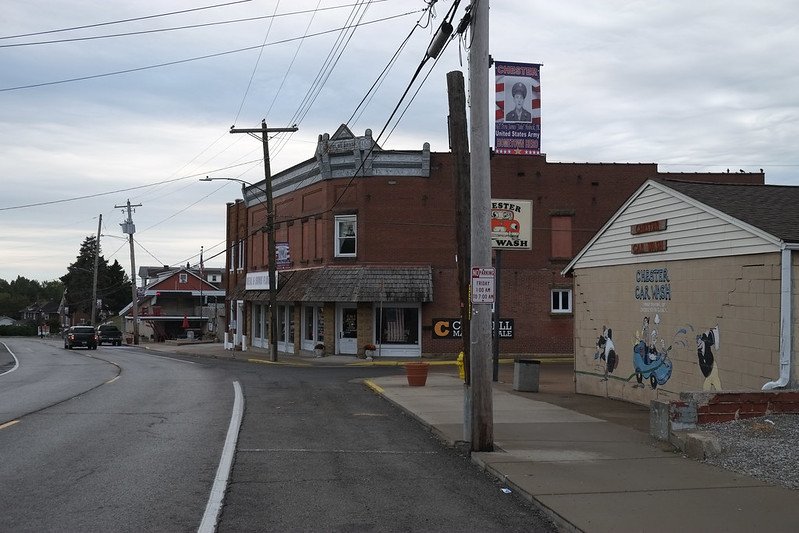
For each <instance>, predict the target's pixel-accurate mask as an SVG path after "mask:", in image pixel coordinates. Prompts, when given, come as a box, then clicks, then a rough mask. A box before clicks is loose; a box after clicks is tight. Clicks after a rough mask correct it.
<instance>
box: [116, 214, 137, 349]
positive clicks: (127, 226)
mask: <svg viewBox="0 0 799 533" xmlns="http://www.w3.org/2000/svg"><path fill="white" fill-rule="evenodd" d="M134 207H141V204H136V205H131V203H130V200H128V203H127V205H115V206H114V209H118V208H127V210H128V219H127V220H126V221H125V222H123V223H121V224H120V226H122V233H127V234H128V241H129V242H130V293H131V298H132V299H131V302H133V305H132V306H131V309H132V311H133V344H139V297H138V292H139V291H138V290H137V289H136V254H135V253H134V251H133V234H134V233H136V226H134V225H133V209H132V208H134Z"/></svg>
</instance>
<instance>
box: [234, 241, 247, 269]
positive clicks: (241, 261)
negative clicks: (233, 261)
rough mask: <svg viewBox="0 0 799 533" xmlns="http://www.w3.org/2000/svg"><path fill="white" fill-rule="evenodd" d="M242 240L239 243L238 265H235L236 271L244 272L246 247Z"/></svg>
mask: <svg viewBox="0 0 799 533" xmlns="http://www.w3.org/2000/svg"><path fill="white" fill-rule="evenodd" d="M245 244H246V243H245V241H244V239H241V240H240V241H239V250H238V254H237V255H238V263H237V265H236V268H237V270H244V260H245V255H246V251H247V250H246V247H245Z"/></svg>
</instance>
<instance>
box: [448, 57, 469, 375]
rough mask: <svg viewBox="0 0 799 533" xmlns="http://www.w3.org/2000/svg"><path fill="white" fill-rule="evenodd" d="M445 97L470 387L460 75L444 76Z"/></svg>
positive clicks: (463, 118) (466, 160) (466, 177)
mask: <svg viewBox="0 0 799 533" xmlns="http://www.w3.org/2000/svg"><path fill="white" fill-rule="evenodd" d="M447 94H448V95H449V145H450V146H449V147H450V150H452V158H453V160H454V162H455V183H454V185H455V190H456V191H457V194H458V207H457V213H456V215H455V239H456V241H457V254H458V257H457V263H458V293H459V294H460V301H461V314H460V319H461V332H462V335H463V336H462V337H461V339H462V341H463V366H464V373H465V377H466V381H465V383H466V385H469V384H470V383H471V372H470V369H469V360H470V358H471V356H470V353H469V352H470V350H469V348H470V346H469V339H470V335H469V331H470V330H469V318H470V316H471V305H470V304H469V281H470V272H471V251H470V249H469V245H470V243H469V239H470V238H471V237H470V236H471V227H472V224H471V208H470V205H469V204H470V202H471V185H470V183H469V133H468V125H467V122H466V94H465V90H464V83H463V73H462V72H460V71H457V70H456V71H452V72H448V73H447Z"/></svg>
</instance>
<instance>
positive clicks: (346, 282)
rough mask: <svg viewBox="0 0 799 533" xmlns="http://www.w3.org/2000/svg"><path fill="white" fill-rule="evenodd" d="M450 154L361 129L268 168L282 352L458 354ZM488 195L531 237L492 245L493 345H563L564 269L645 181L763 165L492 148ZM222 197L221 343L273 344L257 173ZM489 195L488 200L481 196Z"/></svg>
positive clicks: (738, 179) (566, 343)
mask: <svg viewBox="0 0 799 533" xmlns="http://www.w3.org/2000/svg"><path fill="white" fill-rule="evenodd" d="M454 168H455V167H454V160H453V156H452V154H451V153H431V152H430V150H429V145H427V144H425V145H424V146H423V147H422V149H421V150H412V151H398V150H383V149H381V148H380V147H379V146H377V145H376V144H375V143H374V140H373V139H372V136H371V132H370V131H369V130H367V131H366V134H365V135H364V136H361V137H356V136H354V135H353V134H352V133H351V132H350V130H349V129H347V128H346V126H343V125H342V126H341V127H340V128H339V129H338V131H336V133H335V134H334V135H332V136H328V135H320V137H319V142H318V145H317V148H316V154H315V156H314V157H313V158H311V159H308V160H306V161H303V162H301V163H299V164H297V165H295V166H293V167H291V168H289V169H287V170H285V171H283V172H280V173H278V174H276V175H274V176H273V177H272V187H273V195H274V206H275V220H276V227H275V228H276V229H275V236H276V241H277V243H278V254H277V256H278V257H277V259H276V266H277V268H278V289H277V300H278V318H279V320H278V338H277V340H278V351H279V352H288V353H300V352H308V353H310V351H311V350H313V348H314V346H315V345H316V344H318V343H323V344H324V345H325V351H326V352H327V353H336V354H353V355H354V354H360V353H363V347H364V345H366V344H367V343H373V344H375V345H376V346H377V347H378V350H379V353H380V355H383V356H407V357H420V356H422V355H430V354H455V353H457V352H458V351H459V350H460V349H461V340H460V339H459V338H458V333H459V328H458V323H459V320H460V316H461V309H462V308H461V300H460V297H459V286H458V265H457V242H456V224H457V223H458V222H457V220H458V218H457V209H458V208H457V201H456V197H457V194H456V192H457V189H456V185H455V183H456V180H455V175H454V174H455V170H454ZM491 173H492V176H491V179H492V196H493V198H494V199H503V201H507V200H508V199H512V200H514V201H520V202H524V203H525V204H526V205H527V206H529V210H530V211H531V213H530V223H529V224H530V226H531V227H530V228H529V229H530V243H529V247H528V248H526V249H518V250H516V249H511V250H507V249H506V250H502V261H501V268H500V269H499V274H498V277H499V286H498V288H499V292H500V294H501V306H500V308H499V318H500V319H501V320H500V338H501V342H500V351H501V353H502V354H504V355H521V354H526V355H529V354H536V355H544V354H553V355H560V354H567V355H572V354H573V352H574V349H573V316H572V280H571V278H569V277H564V276H563V275H562V274H561V271H562V270H563V268H564V267H565V266H566V265H567V264H568V262H569V261H570V260H571V259H572V258H573V256H574V254H575V253H576V251H578V250H580V249H581V248H582V247H583V246H584V245H585V244H586V243H587V242H588V240H589V239H590V238H591V237H592V236H593V235H594V233H595V232H596V231H597V230H598V229H599V228H601V227H602V225H603V224H604V223H605V221H606V220H607V219H608V218H609V217H610V216H611V215H612V214H613V213H614V212H615V211H616V210H617V209H618V208H619V207H620V206H621V204H622V203H623V202H624V200H625V199H626V198H627V197H628V196H629V195H630V194H632V193H633V192H634V191H635V190H636V189H637V188H638V187H639V186H640V185H641V184H642V183H644V182H645V181H646V180H648V179H652V180H664V179H666V178H676V177H679V178H681V179H687V180H697V181H707V182H725V183H753V184H762V183H763V182H764V176H763V174H762V173H754V174H750V173H736V174H730V173H718V174H707V173H703V174H674V173H661V172H658V169H657V165H656V164H646V163H645V164H615V163H548V162H547V161H546V157H545V156H529V157H520V156H510V155H496V156H494V157H493V158H492V161H491ZM243 196H244V198H243V199H240V200H236V201H235V202H231V203H228V204H227V241H228V254H227V263H226V266H227V269H228V276H227V278H226V281H227V286H226V293H227V306H226V312H227V313H228V333H229V340H230V342H231V343H232V344H234V345H236V346H244V347H248V348H249V347H256V348H258V347H260V348H268V347H269V344H270V343H269V332H268V327H267V326H268V324H269V320H268V302H269V292H268V290H267V288H268V285H266V284H264V280H265V279H266V278H267V276H266V272H267V270H268V261H269V258H268V255H267V253H266V251H267V235H266V233H265V232H264V228H265V221H266V208H265V205H266V202H265V188H264V182H263V181H262V182H260V183H255V184H252V185H251V186H248V187H246V188H245V189H244V190H243ZM486 201H488V199H486Z"/></svg>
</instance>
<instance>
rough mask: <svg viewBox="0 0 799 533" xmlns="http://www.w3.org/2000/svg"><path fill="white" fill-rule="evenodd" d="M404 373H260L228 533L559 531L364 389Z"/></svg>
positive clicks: (263, 369) (245, 378)
mask: <svg viewBox="0 0 799 533" xmlns="http://www.w3.org/2000/svg"><path fill="white" fill-rule="evenodd" d="M400 371H401V369H398V368H388V367H383V368H322V367H315V368H291V367H281V366H272V365H255V366H253V365H250V367H249V368H247V369H246V370H243V371H242V372H240V373H239V378H240V379H241V381H242V383H243V385H244V390H245V394H246V397H247V411H246V414H245V416H244V423H243V425H242V430H241V436H240V438H239V443H238V451H237V455H236V464H235V466H234V469H233V481H232V483H231V485H230V487H229V489H228V494H227V497H226V504H225V508H224V510H223V513H222V517H221V521H220V524H219V531H342V532H346V531H457V532H465V531H480V532H489V531H504V532H508V531H554V529H553V527H552V526H551V524H549V523H548V522H547V521H546V520H545V519H543V518H542V517H541V515H540V514H539V513H538V512H537V511H536V510H535V509H534V508H533V507H532V506H531V505H529V504H528V503H527V502H525V501H524V500H522V499H521V498H519V497H517V496H516V495H515V494H507V493H505V492H503V491H502V490H501V489H502V488H503V486H502V485H501V484H498V483H496V482H495V481H494V480H493V479H492V478H490V477H489V476H487V475H486V474H484V473H483V472H481V471H479V470H478V469H477V468H476V467H475V466H474V465H473V464H472V463H471V462H470V461H469V459H468V458H466V457H464V456H461V455H459V454H458V453H456V452H455V451H454V450H453V449H451V448H448V447H446V446H444V445H443V444H442V443H441V442H439V441H438V440H436V439H435V438H434V437H433V436H432V434H431V433H430V432H429V431H427V430H426V429H425V428H424V427H423V426H422V425H420V424H419V423H418V422H417V421H415V420H413V419H411V418H410V417H408V416H406V415H405V414H404V413H402V412H401V411H399V410H398V409H397V408H396V407H394V406H393V405H391V404H389V403H388V402H387V401H386V400H384V399H383V398H381V397H379V396H378V395H376V394H375V393H374V392H372V391H371V390H370V389H368V388H367V387H365V386H364V385H363V383H362V379H363V378H364V377H371V376H377V375H386V374H387V373H391V372H400Z"/></svg>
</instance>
